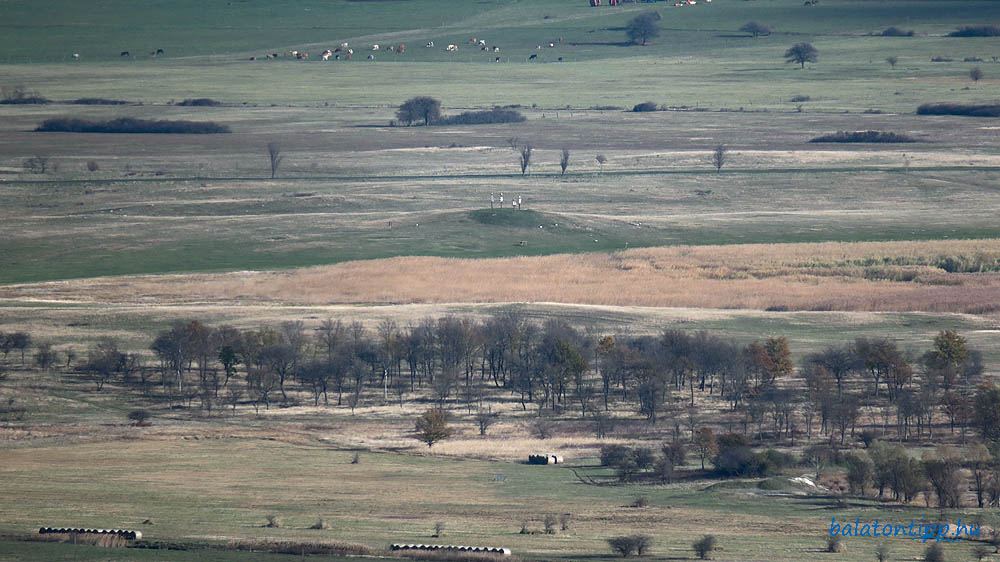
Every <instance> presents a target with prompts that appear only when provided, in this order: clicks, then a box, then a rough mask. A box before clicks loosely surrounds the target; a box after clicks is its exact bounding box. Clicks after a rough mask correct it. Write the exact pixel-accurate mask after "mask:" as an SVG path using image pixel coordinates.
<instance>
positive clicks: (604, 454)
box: [601, 445, 630, 466]
mask: <svg viewBox="0 0 1000 562" xmlns="http://www.w3.org/2000/svg"><path fill="white" fill-rule="evenodd" d="M629 454H630V451H629V448H628V447H626V446H624V445H605V446H603V447H601V466H617V465H619V464H621V462H622V460H624V459H625V458H627V457H628V456H629Z"/></svg>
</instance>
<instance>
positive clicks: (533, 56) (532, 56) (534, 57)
mask: <svg viewBox="0 0 1000 562" xmlns="http://www.w3.org/2000/svg"><path fill="white" fill-rule="evenodd" d="M537 58H538V55H531V56H530V57H528V60H535V59H537Z"/></svg>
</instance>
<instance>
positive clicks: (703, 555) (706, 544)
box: [691, 535, 717, 560]
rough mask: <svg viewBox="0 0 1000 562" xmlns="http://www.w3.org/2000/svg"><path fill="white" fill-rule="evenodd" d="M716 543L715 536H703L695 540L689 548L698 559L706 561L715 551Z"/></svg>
mask: <svg viewBox="0 0 1000 562" xmlns="http://www.w3.org/2000/svg"><path fill="white" fill-rule="evenodd" d="M716 542H717V541H716V539H715V535H705V536H704V537H701V538H700V539H698V540H696V541H695V542H694V544H692V545H691V548H693V549H694V553H695V554H697V555H698V558H700V559H702V560H708V559H709V556H711V554H712V551H713V550H715V546H716Z"/></svg>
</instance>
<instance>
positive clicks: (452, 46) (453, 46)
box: [445, 45, 458, 51]
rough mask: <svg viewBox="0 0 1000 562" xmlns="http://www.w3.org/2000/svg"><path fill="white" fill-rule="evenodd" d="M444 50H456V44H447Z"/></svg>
mask: <svg viewBox="0 0 1000 562" xmlns="http://www.w3.org/2000/svg"><path fill="white" fill-rule="evenodd" d="M445 50H446V51H457V50H458V45H448V47H447V48H446V49H445Z"/></svg>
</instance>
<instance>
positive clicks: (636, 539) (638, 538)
mask: <svg viewBox="0 0 1000 562" xmlns="http://www.w3.org/2000/svg"><path fill="white" fill-rule="evenodd" d="M606 540H607V541H608V546H610V547H611V550H613V551H615V552H617V553H618V554H621V555H622V557H626V558H627V557H629V556H632V553H636V554H638V555H639V556H642V555H643V554H645V553H646V551H647V550H649V548H650V547H652V546H653V537H650V536H649V535H629V536H622V537H612V538H610V539H606Z"/></svg>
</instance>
